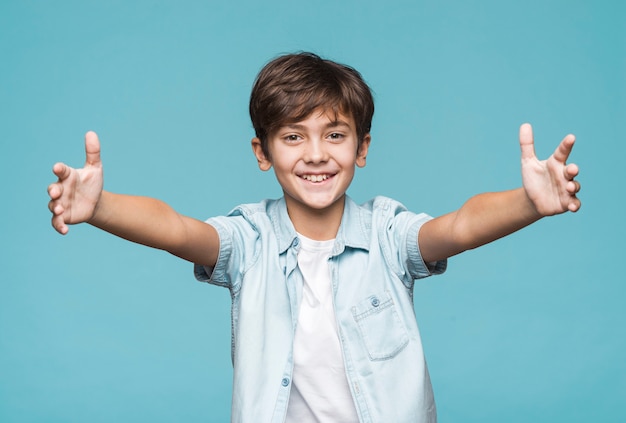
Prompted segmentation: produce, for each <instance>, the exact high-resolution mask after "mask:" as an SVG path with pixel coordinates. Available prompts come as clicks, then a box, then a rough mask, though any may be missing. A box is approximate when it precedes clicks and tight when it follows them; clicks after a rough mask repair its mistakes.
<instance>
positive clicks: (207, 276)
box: [193, 219, 233, 287]
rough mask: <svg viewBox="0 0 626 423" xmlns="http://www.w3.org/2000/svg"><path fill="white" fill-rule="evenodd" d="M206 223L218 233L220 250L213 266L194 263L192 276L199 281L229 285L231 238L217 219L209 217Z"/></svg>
mask: <svg viewBox="0 0 626 423" xmlns="http://www.w3.org/2000/svg"><path fill="white" fill-rule="evenodd" d="M206 223H208V224H209V225H211V226H213V227H214V228H215V230H216V231H217V233H218V235H219V239H220V252H219V255H218V257H217V263H215V266H213V267H210V266H203V265H199V264H194V266H193V273H194V276H195V277H196V279H197V280H198V281H200V282H207V283H210V284H213V285H220V286H225V287H229V286H230V278H229V277H228V272H227V270H228V269H227V266H228V259H229V257H230V255H231V253H232V250H233V238H232V236H231V233H230V231H228V230H227V229H226V227H225V226H224V225H222V224H221V223H220V222H218V221H217V220H215V219H209V220H207V221H206Z"/></svg>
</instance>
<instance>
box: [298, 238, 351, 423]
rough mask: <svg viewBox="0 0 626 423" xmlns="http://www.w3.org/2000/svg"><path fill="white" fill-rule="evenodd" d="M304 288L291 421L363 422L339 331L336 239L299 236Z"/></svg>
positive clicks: (300, 265) (299, 260) (299, 315)
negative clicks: (332, 264)
mask: <svg viewBox="0 0 626 423" xmlns="http://www.w3.org/2000/svg"><path fill="white" fill-rule="evenodd" d="M298 238H299V239H300V241H301V243H300V245H301V247H300V251H299V252H298V266H299V267H300V271H301V272H302V276H303V279H304V286H303V289H302V302H301V303H300V311H299V314H298V324H297V326H296V333H295V338H294V345H293V360H294V370H293V378H292V386H291V394H290V396H289V406H288V407H287V420H286V421H287V422H299V423H300V422H333V423H339V422H341V423H344V422H345V423H348V422H350V423H352V422H358V421H359V418H358V416H357V413H356V408H355V406H354V401H353V399H352V394H351V393H350V388H349V386H348V380H347V379H346V372H345V368H344V364H343V355H342V352H341V345H340V343H339V335H338V333H337V322H336V319H335V311H334V307H333V294H332V293H333V290H332V287H331V279H330V269H329V266H328V258H329V257H330V253H331V251H332V248H333V245H334V242H335V240H334V239H333V240H328V241H315V240H312V239H309V238H306V237H304V236H302V235H300V234H298Z"/></svg>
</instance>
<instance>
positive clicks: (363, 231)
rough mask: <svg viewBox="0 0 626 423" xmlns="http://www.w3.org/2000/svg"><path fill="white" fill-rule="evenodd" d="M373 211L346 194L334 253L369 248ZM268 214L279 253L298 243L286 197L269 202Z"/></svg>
mask: <svg viewBox="0 0 626 423" xmlns="http://www.w3.org/2000/svg"><path fill="white" fill-rule="evenodd" d="M371 213H372V212H371V211H370V210H367V209H365V208H363V207H361V206H359V205H358V204H356V203H355V202H354V201H353V200H352V199H351V198H350V197H349V196H347V195H346V201H345V205H344V209H343V216H342V217H341V224H340V225H339V231H338V232H337V237H336V240H335V246H334V248H333V252H332V254H333V255H337V254H340V253H342V252H343V250H344V249H345V247H350V248H359V249H363V250H369V243H370V237H371V221H372V219H371ZM268 215H269V217H270V221H271V222H272V226H273V228H274V233H275V234H276V237H277V240H278V248H279V253H280V254H282V253H284V252H285V251H287V249H288V248H289V247H291V246H292V245H294V243H296V239H297V237H298V234H297V233H296V230H295V228H294V227H293V223H291V219H290V218H289V214H288V213H287V204H286V202H285V198H284V197H282V198H280V199H279V200H276V201H273V202H271V203H270V204H269V207H268Z"/></svg>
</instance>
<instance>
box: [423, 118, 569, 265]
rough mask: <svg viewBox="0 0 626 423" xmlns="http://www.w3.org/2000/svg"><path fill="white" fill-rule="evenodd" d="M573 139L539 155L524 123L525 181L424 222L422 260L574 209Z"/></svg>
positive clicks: (446, 254) (491, 239) (481, 241)
mask: <svg viewBox="0 0 626 423" xmlns="http://www.w3.org/2000/svg"><path fill="white" fill-rule="evenodd" d="M574 140H575V138H574V136H573V135H567V136H566V137H565V138H564V139H563V140H562V141H561V143H560V144H559V146H558V147H557V149H556V150H555V152H554V153H553V154H552V155H551V156H550V157H549V158H548V159H547V160H543V161H539V160H538V159H537V157H536V156H535V149H534V141H533V134H532V128H531V126H530V125H529V124H524V125H522V126H521V128H520V147H521V151H522V182H523V187H522V188H518V189H516V190H511V191H504V192H495V193H485V194H479V195H477V196H475V197H472V198H470V199H469V200H468V201H467V202H466V203H465V204H464V205H463V206H462V207H461V208H460V209H459V210H457V211H454V212H452V213H449V214H446V215H444V216H441V217H438V218H436V219H433V220H431V221H429V222H427V223H425V224H424V226H423V227H422V229H421V230H420V234H419V240H418V242H419V245H420V251H421V253H422V257H423V258H424V260H425V261H427V262H430V261H436V260H440V259H444V258H447V257H451V256H453V255H455V254H458V253H460V252H462V251H465V250H468V249H471V248H476V247H479V246H481V245H484V244H487V243H489V242H491V241H494V240H496V239H498V238H501V237H503V236H506V235H509V234H511V233H513V232H515V231H517V230H519V229H521V228H523V227H525V226H527V225H530V224H531V223H533V222H535V221H537V220H539V219H540V218H542V217H544V216H551V215H555V214H559V213H564V212H566V211H568V210H569V211H572V212H576V211H578V209H579V208H580V200H579V199H578V198H577V197H576V193H577V192H578V191H579V190H580V184H579V183H578V181H575V180H574V178H575V177H576V176H577V175H578V166H576V165H575V164H567V163H566V161H567V159H568V157H569V154H570V153H571V151H572V148H573V146H574Z"/></svg>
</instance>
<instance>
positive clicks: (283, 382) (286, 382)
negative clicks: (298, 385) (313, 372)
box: [281, 377, 289, 386]
mask: <svg viewBox="0 0 626 423" xmlns="http://www.w3.org/2000/svg"><path fill="white" fill-rule="evenodd" d="M281 383H282V385H283V386H287V385H289V378H287V377H285V378H283V380H282V382H281Z"/></svg>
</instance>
